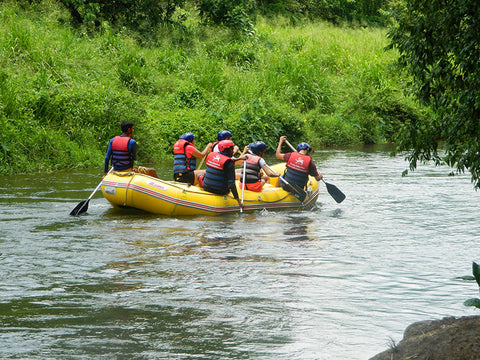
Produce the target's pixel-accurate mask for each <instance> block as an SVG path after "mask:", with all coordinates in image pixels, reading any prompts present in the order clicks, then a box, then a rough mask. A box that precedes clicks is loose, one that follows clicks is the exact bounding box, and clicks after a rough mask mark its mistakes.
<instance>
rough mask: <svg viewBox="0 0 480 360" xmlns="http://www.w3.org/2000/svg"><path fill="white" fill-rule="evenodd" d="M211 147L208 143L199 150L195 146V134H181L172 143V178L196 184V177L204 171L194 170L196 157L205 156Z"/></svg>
mask: <svg viewBox="0 0 480 360" xmlns="http://www.w3.org/2000/svg"><path fill="white" fill-rule="evenodd" d="M211 148H212V143H208V144H207V146H206V147H205V149H203V151H202V152H200V151H198V150H197V148H196V147H195V135H194V134H192V133H190V132H188V133H185V134H182V136H180V139H178V140H177V142H176V143H175V144H174V145H173V179H174V180H175V181H179V182H184V183H187V184H191V185H197V184H198V177H199V176H200V175H203V174H204V173H205V170H196V168H197V159H201V158H203V157H204V156H206V155H207V154H208V152H209V151H210V149H211Z"/></svg>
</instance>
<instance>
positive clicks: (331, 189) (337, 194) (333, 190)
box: [325, 182, 346, 203]
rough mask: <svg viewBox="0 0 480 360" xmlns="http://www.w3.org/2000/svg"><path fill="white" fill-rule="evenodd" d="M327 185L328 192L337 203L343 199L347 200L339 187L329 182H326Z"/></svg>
mask: <svg viewBox="0 0 480 360" xmlns="http://www.w3.org/2000/svg"><path fill="white" fill-rule="evenodd" d="M325 185H326V186H327V191H328V193H329V194H330V195H331V196H332V197H333V199H334V200H335V201H336V202H337V203H341V202H342V201H343V200H345V198H346V196H345V194H344V193H343V192H341V191H340V189H339V188H337V187H336V186H335V185H333V184H330V183H327V182H326V183H325Z"/></svg>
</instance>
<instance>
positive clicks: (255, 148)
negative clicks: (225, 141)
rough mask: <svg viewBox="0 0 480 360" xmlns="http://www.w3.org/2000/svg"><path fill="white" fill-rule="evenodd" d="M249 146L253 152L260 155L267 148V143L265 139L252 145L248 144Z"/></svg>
mask: <svg viewBox="0 0 480 360" xmlns="http://www.w3.org/2000/svg"><path fill="white" fill-rule="evenodd" d="M248 148H249V149H250V151H251V152H252V153H254V154H255V155H258V154H260V153H261V152H262V151H263V150H265V149H266V148H267V145H265V143H264V142H263V141H255V142H253V143H251V144H250V145H248Z"/></svg>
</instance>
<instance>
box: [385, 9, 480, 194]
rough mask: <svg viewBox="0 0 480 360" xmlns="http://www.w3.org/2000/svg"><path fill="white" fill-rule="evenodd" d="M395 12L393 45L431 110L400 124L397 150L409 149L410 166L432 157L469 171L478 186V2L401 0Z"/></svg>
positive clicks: (479, 32)
mask: <svg viewBox="0 0 480 360" xmlns="http://www.w3.org/2000/svg"><path fill="white" fill-rule="evenodd" d="M393 14H394V15H395V18H396V20H397V24H396V26H395V27H394V28H393V29H392V30H391V31H390V33H389V37H390V39H391V41H392V46H393V47H395V48H397V49H399V51H400V62H401V64H402V65H403V66H404V67H405V68H407V69H408V70H409V72H410V73H411V74H412V76H413V88H414V91H415V94H416V95H417V96H418V98H419V99H420V100H421V101H422V103H423V104H426V105H429V106H431V107H432V109H433V110H434V111H435V116H432V117H428V118H427V117H425V118H420V119H418V121H407V122H405V123H404V124H403V126H402V129H401V131H400V133H399V134H400V136H399V137H398V145H399V150H411V151H410V155H409V157H408V158H409V161H410V165H411V168H415V167H416V166H417V162H418V161H427V160H432V159H433V160H435V161H436V162H437V163H441V162H443V161H445V162H446V163H447V164H449V165H450V166H452V167H456V168H457V169H458V170H459V171H462V172H463V171H465V170H469V171H470V172H471V174H472V180H473V181H474V182H475V186H476V187H477V188H479V187H480V156H479V154H480V141H479V138H480V101H479V95H478V89H479V88H480V2H479V1H478V0H451V1H440V0H429V1H424V0H405V1H401V2H398V3H397V6H396V8H395V11H394V13H393ZM440 144H441V152H439V145H440Z"/></svg>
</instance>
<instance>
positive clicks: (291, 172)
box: [275, 136, 323, 189]
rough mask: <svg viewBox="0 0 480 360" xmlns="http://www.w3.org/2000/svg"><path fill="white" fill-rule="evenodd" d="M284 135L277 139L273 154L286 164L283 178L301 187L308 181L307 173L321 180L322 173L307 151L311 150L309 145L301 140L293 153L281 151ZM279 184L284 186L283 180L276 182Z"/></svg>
mask: <svg viewBox="0 0 480 360" xmlns="http://www.w3.org/2000/svg"><path fill="white" fill-rule="evenodd" d="M285 140H286V137H285V136H280V140H279V141H278V146H277V152H276V153H275V156H276V158H277V159H280V160H283V161H285V162H286V163H287V164H286V165H285V166H286V169H285V174H284V175H283V178H284V179H285V180H286V181H287V182H288V183H289V184H294V185H298V186H300V187H301V188H302V189H304V188H305V186H306V185H307V183H308V175H311V176H313V177H314V178H315V179H316V180H317V181H320V180H322V178H323V175H322V174H320V173H319V172H318V170H317V167H316V166H315V163H314V162H313V160H312V158H311V157H310V156H309V155H308V153H309V152H310V151H311V150H312V148H311V147H310V145H308V144H307V143H305V142H301V143H300V144H298V145H297V151H296V152H293V153H286V154H283V153H282V144H283V143H284V142H285ZM278 185H281V186H282V188H285V185H284V183H283V182H281V183H280V184H278V183H277V186H278Z"/></svg>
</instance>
